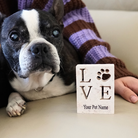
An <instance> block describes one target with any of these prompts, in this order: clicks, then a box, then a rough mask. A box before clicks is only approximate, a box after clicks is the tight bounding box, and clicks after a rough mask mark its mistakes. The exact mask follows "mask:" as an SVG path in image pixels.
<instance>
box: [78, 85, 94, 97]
mask: <svg viewBox="0 0 138 138" xmlns="http://www.w3.org/2000/svg"><path fill="white" fill-rule="evenodd" d="M80 87H81V88H82V91H83V93H84V96H85V98H86V99H87V98H88V97H89V94H90V91H91V88H92V86H88V87H89V91H88V93H87V95H86V92H85V90H84V87H85V86H80Z"/></svg>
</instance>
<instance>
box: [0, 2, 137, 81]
mask: <svg viewBox="0 0 138 138" xmlns="http://www.w3.org/2000/svg"><path fill="white" fill-rule="evenodd" d="M52 3H53V0H10V1H8V0H4V1H3V0H0V11H1V12H3V13H5V14H6V15H10V14H12V13H14V12H16V11H18V10H22V9H26V8H37V9H41V10H44V11H48V10H49V9H50V7H51V6H52ZM63 3H64V17H63V23H64V31H63V34H64V37H65V38H66V39H68V40H69V41H70V43H71V44H72V45H73V46H74V47H75V49H76V50H77V51H78V54H79V56H80V57H81V60H82V63H84V64H107V63H108V64H110V63H113V64H114V65H115V79H117V78H120V77H125V76H133V77H136V78H137V76H136V75H134V74H133V73H131V72H129V71H128V70H127V68H126V66H125V64H124V63H123V62H122V61H121V60H120V59H118V58H116V57H115V56H113V55H112V54H111V53H110V45H109V44H108V43H107V42H105V41H103V40H102V39H101V36H100V34H99V32H98V31H97V28H96V26H95V24H94V21H93V19H92V17H91V16H90V14H89V11H88V9H87V8H86V6H85V4H84V3H83V2H82V1H81V0H63Z"/></svg>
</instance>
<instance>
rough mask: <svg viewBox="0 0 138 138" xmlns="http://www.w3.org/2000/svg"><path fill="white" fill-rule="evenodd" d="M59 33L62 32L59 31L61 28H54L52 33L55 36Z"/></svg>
mask: <svg viewBox="0 0 138 138" xmlns="http://www.w3.org/2000/svg"><path fill="white" fill-rule="evenodd" d="M59 34H60V32H59V30H57V29H56V30H53V32H52V35H53V36H54V37H58V36H59Z"/></svg>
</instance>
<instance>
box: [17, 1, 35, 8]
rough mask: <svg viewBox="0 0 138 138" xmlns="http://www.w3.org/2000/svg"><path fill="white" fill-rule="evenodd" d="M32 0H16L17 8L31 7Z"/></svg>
mask: <svg viewBox="0 0 138 138" xmlns="http://www.w3.org/2000/svg"><path fill="white" fill-rule="evenodd" d="M33 1H34V0H18V9H19V10H22V9H27V8H30V7H31V4H32V3H33Z"/></svg>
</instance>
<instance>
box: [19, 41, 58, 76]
mask: <svg viewBox="0 0 138 138" xmlns="http://www.w3.org/2000/svg"><path fill="white" fill-rule="evenodd" d="M19 63H20V71H19V73H18V74H19V76H21V77H26V76H28V75H29V74H30V73H32V72H36V71H45V72H49V73H53V74H54V73H58V72H59V70H60V59H59V55H58V52H57V49H56V47H55V46H54V45H53V44H51V43H49V42H48V41H46V40H44V39H42V38H41V39H39V41H38V40H33V41H32V42H31V43H30V44H26V45H24V46H23V47H22V48H21V52H20V56H19Z"/></svg>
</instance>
